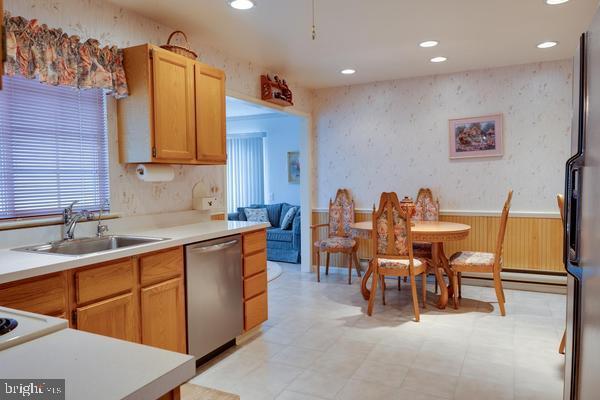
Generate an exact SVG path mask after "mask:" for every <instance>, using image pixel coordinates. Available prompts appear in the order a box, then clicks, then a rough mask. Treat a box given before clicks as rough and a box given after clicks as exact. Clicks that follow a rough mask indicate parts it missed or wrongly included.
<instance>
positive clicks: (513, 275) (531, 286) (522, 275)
mask: <svg viewBox="0 0 600 400" xmlns="http://www.w3.org/2000/svg"><path fill="white" fill-rule="evenodd" d="M321 268H325V266H321ZM329 269H330V270H331V271H335V272H337V273H344V272H346V273H347V272H348V267H333V266H331V267H329ZM366 269H367V265H366V263H364V262H361V268H360V270H361V271H362V272H364V271H366ZM313 272H314V270H313ZM353 272H354V271H353ZM501 275H502V285H503V286H504V288H505V289H515V290H526V291H530V292H543V293H560V294H566V293H567V277H566V276H564V275H549V274H541V273H535V274H532V273H526V272H510V271H504V272H502V274H501ZM462 283H463V284H465V285H471V286H486V287H493V286H494V282H493V280H492V278H491V276H490V274H484V273H477V272H470V273H463V275H462Z"/></svg>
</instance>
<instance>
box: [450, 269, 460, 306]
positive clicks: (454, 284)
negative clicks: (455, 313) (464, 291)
mask: <svg viewBox="0 0 600 400" xmlns="http://www.w3.org/2000/svg"><path fill="white" fill-rule="evenodd" d="M450 279H452V288H453V289H454V293H453V294H452V301H453V302H454V309H455V310H458V272H454V271H453V272H452V276H451V277H450Z"/></svg>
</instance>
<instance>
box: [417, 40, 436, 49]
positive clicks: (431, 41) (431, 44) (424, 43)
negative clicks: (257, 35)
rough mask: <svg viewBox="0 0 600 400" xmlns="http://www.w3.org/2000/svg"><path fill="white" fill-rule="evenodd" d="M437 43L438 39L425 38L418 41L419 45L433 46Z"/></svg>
mask: <svg viewBox="0 0 600 400" xmlns="http://www.w3.org/2000/svg"><path fill="white" fill-rule="evenodd" d="M438 44H439V42H438V41H436V40H426V41H424V42H421V43H419V46H421V47H435V46H437V45H438Z"/></svg>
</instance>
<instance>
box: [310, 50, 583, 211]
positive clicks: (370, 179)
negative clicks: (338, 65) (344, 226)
mask: <svg viewBox="0 0 600 400" xmlns="http://www.w3.org/2000/svg"><path fill="white" fill-rule="evenodd" d="M571 85H572V63H571V61H570V60H564V61H555V62H546V63H536V64H527V65H519V66H510V67H502V68H494V69H487V70H479V71H470V72H462V73H455V74H449V75H440V76H431V77H422V78H414V79H403V80H396V81H388V82H378V83H372V84H365V85H356V86H346V87H337V88H331V89H319V90H315V96H314V98H313V119H314V120H313V121H314V128H313V129H314V135H315V137H314V148H313V152H314V153H313V154H314V155H313V160H314V162H313V174H314V179H315V181H314V185H315V190H313V193H314V194H313V196H314V204H315V207H317V208H325V207H326V206H327V199H328V196H329V193H330V192H331V188H332V187H334V188H335V187H347V188H349V189H350V190H351V191H352V193H353V194H354V200H355V202H356V207H357V208H362V209H368V208H370V207H372V205H373V203H374V202H375V201H376V200H377V199H378V196H379V194H380V193H381V192H384V191H396V192H397V193H398V196H399V197H400V198H402V197H403V196H411V197H412V198H413V199H414V198H415V196H416V195H417V191H418V189H419V188H420V187H429V188H431V189H432V191H433V195H434V196H435V197H436V198H438V197H439V201H440V206H441V209H442V210H456V211H498V210H500V209H501V207H502V201H503V199H504V198H505V197H506V193H507V191H508V189H509V188H512V189H514V190H515V197H514V207H513V210H515V211H528V212H536V211H538V212H555V211H556V194H557V193H561V192H562V191H563V176H564V163H565V161H566V160H567V158H568V156H569V153H570V134H571V133H570V132H571V87H572V86H571ZM495 113H502V114H503V115H504V139H505V149H504V156H503V157H502V158H500V159H492V158H481V159H463V160H450V159H449V158H448V136H449V135H448V120H449V119H452V118H460V117H470V116H479V115H487V114H495Z"/></svg>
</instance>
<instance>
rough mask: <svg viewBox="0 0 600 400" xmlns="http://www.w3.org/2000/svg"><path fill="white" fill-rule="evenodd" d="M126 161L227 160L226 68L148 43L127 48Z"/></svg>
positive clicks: (122, 141)
mask: <svg viewBox="0 0 600 400" xmlns="http://www.w3.org/2000/svg"><path fill="white" fill-rule="evenodd" d="M124 66H125V73H126V74H127V83H128V86H129V97H127V98H125V99H121V100H119V101H118V102H117V111H118V128H119V153H120V161H121V162H122V163H169V164H198V165H200V164H225V162H226V160H227V156H226V148H225V74H224V72H223V71H221V70H219V69H216V68H213V67H210V66H208V65H205V64H202V63H200V62H197V61H194V60H191V59H189V58H186V57H183V56H180V55H178V54H175V53H172V52H170V51H167V50H164V49H161V48H160V47H157V46H154V45H150V44H145V45H140V46H135V47H129V48H126V49H124Z"/></svg>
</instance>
